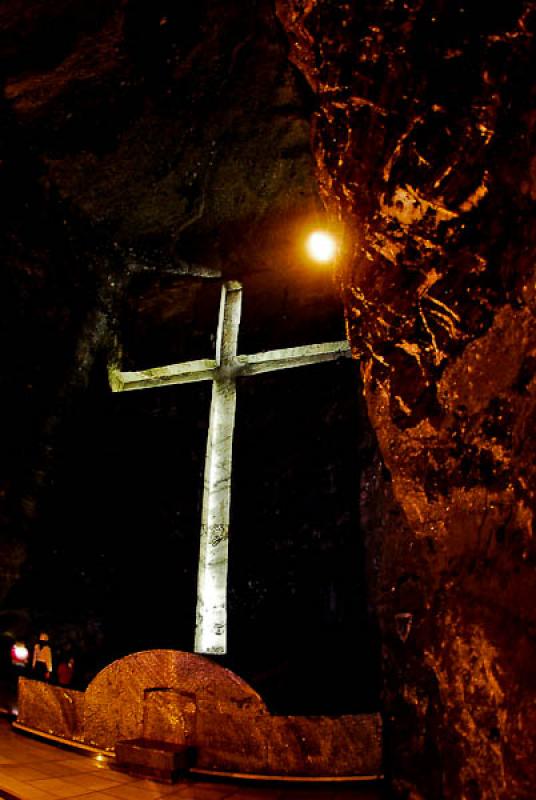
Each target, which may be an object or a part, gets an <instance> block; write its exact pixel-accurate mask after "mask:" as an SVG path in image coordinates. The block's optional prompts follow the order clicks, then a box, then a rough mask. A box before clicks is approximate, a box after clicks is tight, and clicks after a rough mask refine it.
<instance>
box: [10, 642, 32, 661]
mask: <svg viewBox="0 0 536 800" xmlns="http://www.w3.org/2000/svg"><path fill="white" fill-rule="evenodd" d="M29 655H30V654H29V652H28V648H27V647H26V646H25V645H24V644H22V643H21V642H16V644H14V645H13V647H12V648H11V659H12V661H14V662H16V663H18V664H25V663H26V661H28V656H29Z"/></svg>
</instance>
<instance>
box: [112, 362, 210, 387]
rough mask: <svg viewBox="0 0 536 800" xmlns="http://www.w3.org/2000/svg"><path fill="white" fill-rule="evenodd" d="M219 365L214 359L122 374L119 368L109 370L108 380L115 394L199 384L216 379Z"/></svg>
mask: <svg viewBox="0 0 536 800" xmlns="http://www.w3.org/2000/svg"><path fill="white" fill-rule="evenodd" d="M216 367H217V364H216V362H215V361H214V360H213V359H210V358H205V359H201V360H200V361H185V362H184V363H183V364H170V365H169V366H167V367H155V368H154V369H143V370H140V371H139V372H121V370H119V369H117V367H110V368H109V369H108V379H109V382H110V386H111V389H112V391H113V392H130V391H132V390H134V389H149V388H151V387H157V386H170V385H173V384H176V383H197V382H198V381H208V380H211V378H213V377H214V371H215V370H216Z"/></svg>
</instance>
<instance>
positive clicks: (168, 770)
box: [115, 739, 194, 783]
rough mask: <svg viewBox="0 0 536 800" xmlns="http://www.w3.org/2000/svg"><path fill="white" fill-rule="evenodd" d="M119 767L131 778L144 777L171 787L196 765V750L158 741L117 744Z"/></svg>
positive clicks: (138, 740) (135, 741)
mask: <svg viewBox="0 0 536 800" xmlns="http://www.w3.org/2000/svg"><path fill="white" fill-rule="evenodd" d="M115 756H116V759H117V766H118V767H119V768H120V769H123V770H126V771H127V772H129V773H130V774H132V775H144V776H146V777H151V778H154V779H155V780H159V781H163V782H165V783H172V782H173V781H174V780H175V779H176V778H177V777H178V776H179V775H181V774H183V773H185V772H186V771H187V770H188V769H189V767H190V766H192V765H193V762H194V750H193V748H191V747H188V746H185V745H174V744H170V743H169V742H162V741H158V740H155V739H127V740H121V741H118V742H116V745H115Z"/></svg>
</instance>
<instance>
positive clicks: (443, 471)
mask: <svg viewBox="0 0 536 800" xmlns="http://www.w3.org/2000/svg"><path fill="white" fill-rule="evenodd" d="M278 12H279V16H280V18H281V20H282V22H283V24H284V26H285V28H286V30H287V33H288V37H289V41H290V43H291V48H292V49H291V57H292V58H293V59H294V61H295V63H296V64H297V65H298V66H299V67H300V69H301V70H302V71H303V73H304V75H305V76H306V77H307V79H308V80H309V82H310V85H311V87H312V88H313V90H314V91H315V93H316V96H317V111H316V113H315V117H314V148H315V153H316V158H317V165H318V174H319V179H320V182H321V186H322V190H323V194H324V198H325V200H326V202H327V204H328V206H329V207H330V208H331V210H332V212H333V214H334V215H337V216H338V217H340V218H341V219H342V220H343V221H344V222H345V223H346V229H347V242H346V250H347V259H346V262H345V266H344V268H343V272H342V274H341V280H342V283H343V289H344V294H345V302H346V311H347V316H348V325H349V332H350V336H351V342H352V345H353V347H354V348H355V353H356V356H358V357H359V358H360V359H361V364H362V375H363V379H364V391H365V397H366V402H367V405H368V409H369V416H370V419H371V422H372V425H373V427H374V430H375V433H376V435H377V439H378V442H379V446H380V450H381V458H382V461H381V463H380V461H378V463H377V464H376V465H375V467H371V468H370V470H369V474H368V477H367V478H366V479H365V480H364V482H363V486H362V493H363V503H364V508H365V509H366V517H367V522H366V524H367V527H368V559H369V578H370V583H371V590H372V597H371V600H372V603H373V604H374V605H375V606H376V608H377V610H378V617H379V621H380V625H381V628H382V637H383V667H384V680H385V689H384V703H385V714H386V723H387V734H386V735H387V737H388V741H387V754H388V757H387V760H388V764H390V769H391V771H392V778H393V784H394V787H395V789H396V790H397V791H398V793H399V794H400V795H401V796H407V797H412V798H417V797H419V798H421V797H422V798H426V800H432V799H433V798H440V797H445V798H452V799H453V800H454V798H456V800H458V799H459V798H465V799H466V800H469V799H471V800H473V799H475V800H476V798H482V800H484V798H485V799H486V800H491V798H494V799H495V798H506V797H509V798H510V797H516V798H527V799H528V798H529V797H531V796H533V793H534V786H535V785H536V750H535V747H536V704H535V695H534V689H535V682H534V675H533V664H534V660H535V657H536V648H535V644H534V630H535V627H534V626H535V622H536V617H535V614H534V598H535V588H536V587H535V580H534V562H535V556H536V550H535V545H534V538H533V513H534V477H535V475H534V465H535V461H534V419H535V388H536V384H535V380H534V363H535V362H534V358H535V345H536V327H535V325H534V311H535V304H536V295H535V283H534V272H533V269H534V245H535V241H534V224H533V223H534V218H533V213H534V200H535V198H536V184H535V183H534V163H535V162H534V155H533V153H534V151H533V150H532V151H531V144H533V142H534V125H535V122H536V117H535V115H534V112H533V110H532V109H531V102H532V100H533V98H534V95H533V85H532V75H531V67H530V64H531V63H533V59H534V43H533V34H532V31H533V25H534V12H535V8H534V4H533V3H529V2H514V3H509V4H507V5H504V4H503V5H501V6H497V7H496V8H494V10H493V11H492V10H491V8H490V7H489V6H488V5H485V4H482V3H470V4H465V3H461V2H449V3H442V2H435V1H434V2H431V3H427V4H423V3H409V4H401V3H387V2H385V3H376V2H360V3H357V2H355V3H354V2H350V3H332V2H329V0H310V1H309V2H307V3H304V2H301V1H300V0H292V1H291V2H284V1H283V0H281V2H279V3H278ZM408 615H410V616H408ZM410 626H411V627H410Z"/></svg>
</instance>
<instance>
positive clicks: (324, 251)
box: [307, 231, 337, 264]
mask: <svg viewBox="0 0 536 800" xmlns="http://www.w3.org/2000/svg"><path fill="white" fill-rule="evenodd" d="M336 251H337V243H336V241H335V239H334V238H333V236H332V235H331V234H329V233H326V231H314V232H313V233H311V234H310V235H309V237H308V238H307V252H308V253H309V255H310V257H311V258H312V259H314V261H319V262H320V263H322V264H327V262H328V261H332V260H333V258H334V257H335V253H336Z"/></svg>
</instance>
